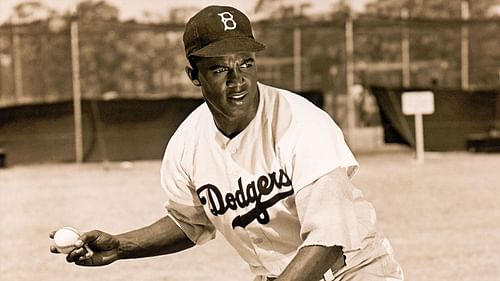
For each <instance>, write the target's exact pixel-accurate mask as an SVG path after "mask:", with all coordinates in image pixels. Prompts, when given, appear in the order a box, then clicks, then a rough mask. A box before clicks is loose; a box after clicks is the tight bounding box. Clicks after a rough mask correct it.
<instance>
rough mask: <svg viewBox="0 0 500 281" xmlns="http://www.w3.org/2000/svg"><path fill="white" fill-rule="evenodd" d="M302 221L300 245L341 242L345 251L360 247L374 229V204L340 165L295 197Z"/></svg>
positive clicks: (331, 244)
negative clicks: (353, 183) (352, 181)
mask: <svg viewBox="0 0 500 281" xmlns="http://www.w3.org/2000/svg"><path fill="white" fill-rule="evenodd" d="M295 204H296V206H297V214H298V217H299V220H300V225H301V230H300V234H301V238H302V241H303V244H302V245H301V247H305V246H312V245H322V246H326V247H330V246H341V247H342V249H343V251H344V253H346V252H349V251H354V250H358V249H360V248H361V245H362V241H363V239H364V238H365V237H368V236H369V235H371V234H372V233H373V232H374V224H375V220H376V218H375V211H374V209H373V206H372V205H371V204H370V203H369V202H368V201H366V200H364V198H363V197H362V194H360V191H359V190H358V189H356V188H355V187H354V186H353V185H352V183H351V181H350V180H349V178H348V177H347V175H346V172H345V170H344V169H342V168H338V169H336V170H334V171H332V172H330V173H328V174H326V175H324V176H322V177H321V178H320V179H318V180H317V181H315V182H314V183H312V184H310V185H308V186H306V187H304V188H303V189H302V190H301V191H299V192H298V193H297V195H296V197H295Z"/></svg>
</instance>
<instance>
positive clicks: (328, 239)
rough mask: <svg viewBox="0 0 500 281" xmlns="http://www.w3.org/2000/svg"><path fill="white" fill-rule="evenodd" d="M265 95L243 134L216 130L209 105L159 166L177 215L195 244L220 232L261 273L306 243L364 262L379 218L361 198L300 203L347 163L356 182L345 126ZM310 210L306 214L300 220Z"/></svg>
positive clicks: (280, 93)
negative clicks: (364, 252)
mask: <svg viewBox="0 0 500 281" xmlns="http://www.w3.org/2000/svg"><path fill="white" fill-rule="evenodd" d="M258 89H259V95H260V98H259V106H258V110H257V113H256V116H255V117H254V119H253V120H252V121H251V122H250V123H249V125H248V126H247V127H246V128H245V129H244V130H243V131H242V132H240V133H239V134H238V135H237V136H236V137H234V138H232V139H229V138H227V137H226V136H224V135H223V134H222V133H221V132H220V131H219V130H218V129H217V127H216V126H215V122H214V120H213V117H212V115H211V113H210V110H209V109H208V107H207V105H206V104H202V105H201V106H200V107H198V108H197V109H196V110H194V111H193V112H192V113H191V114H190V115H189V116H188V117H187V118H186V120H185V121H184V122H183V123H182V124H181V125H180V126H179V128H178V129H177V131H176V132H175V133H174V135H173V136H172V138H171V139H170V141H169V143H168V145H167V149H166V152H165V156H164V159H163V163H162V167H161V183H162V186H163V188H164V189H165V191H166V193H167V198H168V200H167V202H166V208H167V210H168V212H169V215H170V216H171V217H172V218H173V219H174V221H176V223H177V224H178V225H179V227H181V228H182V229H183V230H184V232H185V233H186V235H187V236H188V237H189V238H190V239H191V240H192V241H193V242H195V243H197V244H202V243H204V242H206V241H208V240H210V239H212V238H214V237H215V232H216V230H218V231H219V232H220V233H221V234H222V235H224V237H225V238H226V239H227V241H228V242H229V243H230V244H231V245H232V246H233V247H234V248H235V249H236V251H237V252H238V253H239V254H240V255H241V257H242V258H243V259H244V260H245V261H246V262H247V263H248V264H249V265H250V268H251V270H252V272H254V273H255V274H256V275H257V276H278V275H279V274H280V273H281V272H282V271H283V270H284V268H285V267H286V266H287V265H288V263H289V262H290V261H291V259H292V258H293V257H294V256H295V254H296V253H297V251H298V249H300V247H303V246H308V245H325V246H333V245H340V246H342V247H343V250H344V253H345V255H346V256H347V261H346V263H347V265H348V266H347V267H346V268H347V269H349V267H351V268H352V267H354V266H356V264H353V265H352V266H351V262H350V261H351V260H353V259H352V258H351V256H355V255H356V253H357V252H359V251H360V249H362V248H368V247H367V246H366V245H365V244H367V242H366V238H367V237H372V238H373V237H375V235H374V233H375V232H374V228H373V224H374V222H375V213H374V211H373V209H372V207H371V204H369V203H367V202H366V201H364V200H363V198H362V194H361V192H360V191H359V190H357V189H355V188H352V189H350V190H348V193H349V194H348V195H347V196H346V198H347V199H345V198H341V199H339V198H338V197H342V196H343V195H340V196H339V195H338V194H342V192H340V193H337V192H326V193H325V194H324V196H319V197H320V198H319V199H314V198H313V199H311V200H313V202H312V203H308V204H305V203H303V202H296V200H297V198H299V196H297V194H298V193H299V192H302V191H301V190H302V189H304V192H303V194H302V193H301V195H302V196H301V198H309V197H310V196H309V193H310V192H311V190H308V188H305V187H307V186H311V184H313V183H314V182H315V181H316V180H318V179H319V178H321V177H322V176H324V175H326V174H328V173H330V172H331V171H333V170H335V169H337V168H339V167H343V168H345V169H346V170H347V171H348V174H349V175H350V176H351V175H352V174H353V173H354V171H355V169H356V168H357V166H358V163H357V161H356V160H355V158H354V156H353V155H352V153H351V151H350V149H349V148H348V146H347V145H346V143H345V141H344V138H343V134H342V132H341V130H340V128H339V127H338V126H337V125H336V124H335V123H334V121H333V120H332V119H331V118H330V116H329V115H328V114H327V113H325V112H324V111H322V110H321V109H319V108H318V107H316V106H314V105H313V104H312V103H310V102H309V101H307V100H306V99H304V98H302V97H300V96H298V95H296V94H293V93H290V92H288V91H285V90H281V89H277V88H274V87H270V86H266V85H263V84H260V83H259V84H258ZM306 190H308V191H307V193H306ZM344 195H345V192H344ZM317 197H318V196H317ZM311 198H312V197H311ZM319 201H321V202H319ZM316 203H317V204H316ZM304 204H305V205H308V207H307V208H308V209H307V212H306V214H304V215H298V212H297V208H298V207H299V206H302V205H304ZM301 208H302V207H301ZM304 208H306V207H304ZM372 240H373V239H372ZM371 252H373V251H371ZM376 255H380V253H377V254H376ZM354 260H355V259H354ZM365 260H367V259H366V258H365ZM356 263H358V264H359V262H356ZM262 278H264V277H262Z"/></svg>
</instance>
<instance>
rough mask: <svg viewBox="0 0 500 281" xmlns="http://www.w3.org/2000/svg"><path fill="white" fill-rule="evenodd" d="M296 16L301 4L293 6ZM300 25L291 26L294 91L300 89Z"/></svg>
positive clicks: (298, 14)
mask: <svg viewBox="0 0 500 281" xmlns="http://www.w3.org/2000/svg"><path fill="white" fill-rule="evenodd" d="M293 9H294V14H295V16H296V17H300V16H301V14H302V12H301V5H300V4H296V5H294V7H293ZM300 28H301V27H300V26H295V27H294V28H293V87H294V89H295V90H296V91H300V90H302V33H301V30H300Z"/></svg>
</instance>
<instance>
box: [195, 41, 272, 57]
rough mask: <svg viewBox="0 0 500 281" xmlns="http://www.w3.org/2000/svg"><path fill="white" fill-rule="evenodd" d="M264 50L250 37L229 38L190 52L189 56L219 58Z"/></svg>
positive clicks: (263, 46) (262, 46)
mask: <svg viewBox="0 0 500 281" xmlns="http://www.w3.org/2000/svg"><path fill="white" fill-rule="evenodd" d="M265 48H266V46H265V45H264V44H262V43H259V42H257V41H255V39H253V38H251V37H229V38H226V39H223V40H220V41H217V42H213V43H211V44H208V45H207V46H205V47H203V48H201V49H199V50H197V51H194V52H192V53H191V54H189V56H197V57H219V56H224V55H227V54H231V53H239V52H259V51H262V50H264V49H265Z"/></svg>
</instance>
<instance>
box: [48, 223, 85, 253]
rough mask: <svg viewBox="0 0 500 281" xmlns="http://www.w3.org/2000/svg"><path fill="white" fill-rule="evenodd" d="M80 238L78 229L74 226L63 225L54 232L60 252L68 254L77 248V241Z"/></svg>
mask: <svg viewBox="0 0 500 281" xmlns="http://www.w3.org/2000/svg"><path fill="white" fill-rule="evenodd" d="M79 239H80V234H79V233H78V231H77V230H76V229H74V228H72V227H68V226H66V227H63V228H61V229H59V230H58V231H56V233H55V234H54V243H55V246H56V248H57V250H58V251H59V252H60V253H63V254H68V253H70V252H71V251H73V249H75V248H76V247H75V243H76V241H78V240H79Z"/></svg>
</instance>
